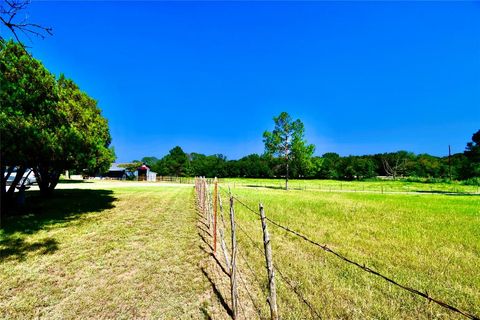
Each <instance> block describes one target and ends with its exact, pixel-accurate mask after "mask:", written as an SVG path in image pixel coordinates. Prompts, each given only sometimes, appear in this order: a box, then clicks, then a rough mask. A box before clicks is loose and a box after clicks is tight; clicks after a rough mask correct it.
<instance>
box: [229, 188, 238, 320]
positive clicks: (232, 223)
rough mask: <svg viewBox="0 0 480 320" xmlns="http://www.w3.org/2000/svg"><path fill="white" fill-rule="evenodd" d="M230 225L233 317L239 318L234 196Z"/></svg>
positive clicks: (231, 205)
mask: <svg viewBox="0 0 480 320" xmlns="http://www.w3.org/2000/svg"><path fill="white" fill-rule="evenodd" d="M230 226H231V229H232V230H231V231H232V264H231V267H230V293H231V297H232V318H233V319H237V316H238V310H237V302H238V301H237V266H236V263H237V238H236V235H235V210H234V208H233V197H232V196H230Z"/></svg>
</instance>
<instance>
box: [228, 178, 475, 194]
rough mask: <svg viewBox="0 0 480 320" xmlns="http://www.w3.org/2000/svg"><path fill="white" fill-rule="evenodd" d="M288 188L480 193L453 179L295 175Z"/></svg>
mask: <svg viewBox="0 0 480 320" xmlns="http://www.w3.org/2000/svg"><path fill="white" fill-rule="evenodd" d="M221 182H222V183H224V184H226V185H228V186H230V187H231V188H234V187H257V188H260V187H266V188H273V189H277V188H278V189H280V188H285V179H244V178H227V179H221ZM288 184H289V188H290V189H299V190H321V191H351V192H360V191H365V192H375V193H388V192H429V193H480V186H469V185H463V184H461V183H459V182H452V183H422V182H408V181H405V180H395V181H394V180H373V181H338V180H318V179H315V180H302V179H294V180H289V182H288Z"/></svg>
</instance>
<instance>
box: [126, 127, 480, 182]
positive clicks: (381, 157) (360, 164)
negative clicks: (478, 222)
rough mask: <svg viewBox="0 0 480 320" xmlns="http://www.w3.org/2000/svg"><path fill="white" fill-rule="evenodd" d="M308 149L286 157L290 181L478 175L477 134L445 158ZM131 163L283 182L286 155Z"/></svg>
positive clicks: (177, 153) (172, 155)
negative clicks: (316, 153) (298, 155)
mask: <svg viewBox="0 0 480 320" xmlns="http://www.w3.org/2000/svg"><path fill="white" fill-rule="evenodd" d="M308 146H309V147H308V148H309V149H310V150H312V149H314V147H313V146H312V145H308ZM310 150H309V152H308V153H307V154H306V155H305V153H303V157H301V158H300V160H301V161H298V158H295V157H294V156H293V155H292V154H290V159H289V167H288V170H289V177H291V178H294V179H298V178H302V179H335V180H364V179H370V178H374V177H377V176H387V177H391V178H392V179H397V178H400V177H416V178H425V179H444V180H467V179H471V178H478V177H480V130H479V131H477V132H476V133H474V134H473V136H472V141H471V142H469V143H467V145H466V149H465V152H463V153H456V154H453V155H451V156H450V157H449V156H445V157H436V156H432V155H429V154H426V153H423V154H414V153H413V152H407V151H397V152H390V153H379V154H373V155H362V156H345V157H342V156H340V155H338V154H337V153H334V152H328V153H325V154H323V155H322V156H321V157H319V156H311V153H313V150H312V151H310ZM310 152H311V153H310ZM133 162H134V163H145V164H147V165H148V166H150V167H151V169H152V171H155V172H157V173H158V174H159V175H162V176H180V177H187V176H205V177H222V178H225V177H232V178H233V177H244V178H280V177H281V178H285V177H286V174H287V167H286V165H285V154H282V155H279V154H278V153H277V154H275V153H272V152H268V151H267V152H265V153H264V154H262V155H259V154H250V155H247V156H245V157H242V158H241V159H238V160H227V158H226V156H224V155H222V154H214V155H204V154H200V153H195V152H192V153H186V152H184V151H183V149H182V148H181V147H179V146H176V147H174V148H173V149H171V150H170V152H169V153H168V154H167V155H165V156H164V157H162V158H157V157H154V156H149V157H144V158H142V159H141V160H140V161H139V160H134V161H133ZM477 183H478V179H477Z"/></svg>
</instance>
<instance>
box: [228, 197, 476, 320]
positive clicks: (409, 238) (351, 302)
mask: <svg viewBox="0 0 480 320" xmlns="http://www.w3.org/2000/svg"><path fill="white" fill-rule="evenodd" d="M233 192H234V194H236V195H238V197H239V199H243V201H244V202H246V203H247V204H248V205H249V206H250V207H252V208H258V203H259V202H262V203H263V205H264V206H265V211H266V214H267V216H269V217H270V218H272V219H273V220H275V221H277V222H279V223H281V224H283V225H286V226H289V227H291V228H293V229H295V230H297V231H300V232H301V233H303V234H305V235H306V236H308V237H310V238H311V239H313V240H316V241H318V242H320V243H322V244H327V245H328V246H329V247H331V248H332V249H334V250H336V251H338V252H339V253H341V254H343V255H346V256H347V257H349V258H351V259H354V260H356V261H358V262H360V263H362V264H366V265H367V266H369V267H371V268H373V269H375V270H377V271H379V272H381V273H383V274H385V275H387V276H389V277H391V278H393V279H395V280H397V281H399V282H400V283H402V284H405V285H408V286H411V287H414V288H417V289H420V290H421V291H423V292H425V291H427V292H428V294H430V295H431V296H433V297H437V298H439V299H440V300H443V301H445V302H447V303H450V304H453V305H454V306H457V307H460V308H462V309H465V310H467V311H470V312H472V313H474V314H477V315H478V314H480V271H479V269H478V266H479V265H480V241H479V239H480V197H479V196H465V195H438V194H418V195H412V194H370V193H363V192H358V193H351V192H350V193H347V192H322V191H318V190H311V191H309V190H308V189H307V190H306V191H304V190H302V191H295V190H293V191H288V192H286V191H284V190H273V189H268V188H263V189H262V188H258V189H251V188H236V189H234V190H233ZM224 197H225V195H224ZM226 201H227V199H226V198H225V199H224V202H226ZM235 208H236V215H237V219H238V224H239V225H240V227H239V228H240V232H238V237H239V241H240V248H239V250H240V251H243V255H244V256H245V258H246V260H248V263H249V264H250V267H252V265H253V269H254V270H256V271H257V272H258V273H259V274H261V276H262V280H261V283H262V285H260V286H257V285H256V283H258V281H256V280H255V279H254V278H253V276H252V275H251V272H250V271H249V268H248V266H247V265H246V262H244V261H243V259H241V261H240V266H241V268H242V269H243V270H244V273H245V275H246V276H250V281H251V283H254V284H255V285H254V290H255V292H256V296H257V297H261V296H262V294H264V292H263V293H262V287H263V288H265V286H266V275H265V274H264V273H265V271H264V267H263V265H264V258H263V257H262V256H261V254H260V252H258V250H257V249H256V247H261V246H262V242H261V239H262V234H261V228H260V222H259V220H258V218H257V217H256V216H255V215H254V214H252V213H251V212H249V211H248V210H245V209H244V208H243V207H242V206H241V205H239V204H237V205H236V206H235ZM269 228H270V232H271V234H272V246H273V252H274V261H275V262H276V263H277V265H278V267H279V268H280V269H281V270H282V271H283V272H284V273H285V274H286V275H288V278H289V279H290V280H292V281H293V282H294V284H295V286H298V287H297V288H298V290H299V291H300V292H301V293H302V294H304V295H305V297H306V299H307V301H309V302H311V304H312V305H313V306H315V309H316V310H317V311H318V313H319V314H320V315H321V316H322V317H323V318H327V319H329V318H342V319H344V318H354V319H360V318H370V319H393V318H395V319H432V318H444V319H451V318H456V317H457V316H456V315H455V314H454V313H451V312H450V311H447V310H445V309H443V308H441V307H439V306H437V305H435V304H432V303H428V302H427V301H426V300H424V299H422V298H419V297H415V296H413V295H412V294H410V293H408V292H406V291H403V290H401V289H399V288H397V287H394V286H392V285H390V284H388V283H387V282H386V281H384V280H383V279H380V278H378V277H375V276H373V275H371V274H368V273H366V272H364V271H362V270H360V269H359V268H358V267H355V266H351V265H348V264H346V263H345V262H343V261H341V260H339V259H338V258H337V257H335V256H333V255H332V254H330V253H326V252H324V251H322V250H321V249H319V248H317V247H314V246H312V245H311V244H309V243H306V242H305V241H304V240H302V239H300V238H298V237H295V236H292V235H291V234H288V233H287V232H285V231H284V230H281V229H278V228H277V227H275V226H273V225H271V224H270V225H269ZM244 231H245V232H244ZM245 233H248V234H249V235H248V236H247V235H246V234H245ZM249 237H250V238H253V239H254V240H255V241H256V245H253V244H252V242H251V240H250V239H249ZM277 278H278V275H277ZM278 283H279V297H280V299H279V308H280V310H281V314H282V316H283V318H284V319H299V318H308V317H310V316H311V313H310V311H309V309H308V308H306V307H305V305H303V304H302V303H300V302H299V300H298V299H297V297H296V296H295V295H294V294H293V293H292V290H291V288H289V287H288V286H286V284H285V282H283V281H282V280H281V279H279V282H278ZM263 291H265V290H264V289H263ZM261 303H262V301H261V299H259V300H258V301H257V304H261ZM263 313H264V314H267V309H266V308H264V310H263Z"/></svg>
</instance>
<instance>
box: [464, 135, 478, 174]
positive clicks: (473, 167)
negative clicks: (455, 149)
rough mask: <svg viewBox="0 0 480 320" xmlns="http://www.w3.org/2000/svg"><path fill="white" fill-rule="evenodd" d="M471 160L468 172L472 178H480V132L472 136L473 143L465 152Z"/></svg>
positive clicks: (469, 143)
mask: <svg viewBox="0 0 480 320" xmlns="http://www.w3.org/2000/svg"><path fill="white" fill-rule="evenodd" d="M464 154H465V156H466V157H467V159H468V160H469V164H468V168H467V169H466V172H467V174H468V176H469V178H470V177H480V130H478V131H477V132H475V133H474V134H473V135H472V141H471V142H468V143H467V147H466V148H465V152H464Z"/></svg>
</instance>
